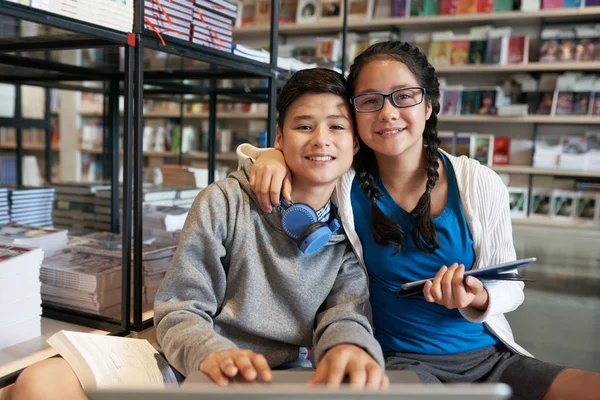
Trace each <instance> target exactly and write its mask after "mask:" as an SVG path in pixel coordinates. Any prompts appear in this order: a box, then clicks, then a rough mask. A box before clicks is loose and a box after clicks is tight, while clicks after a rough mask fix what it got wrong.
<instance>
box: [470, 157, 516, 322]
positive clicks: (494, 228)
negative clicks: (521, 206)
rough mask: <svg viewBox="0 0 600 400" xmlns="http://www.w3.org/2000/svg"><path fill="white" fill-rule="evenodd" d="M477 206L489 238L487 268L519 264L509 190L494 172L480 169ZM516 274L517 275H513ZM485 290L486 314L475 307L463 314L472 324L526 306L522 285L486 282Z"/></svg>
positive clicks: (483, 230) (484, 230)
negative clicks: (514, 240) (516, 262)
mask: <svg viewBox="0 0 600 400" xmlns="http://www.w3.org/2000/svg"><path fill="white" fill-rule="evenodd" d="M475 191H476V192H475V193H476V196H477V203H478V218H479V220H480V221H481V225H482V233H481V234H482V235H487V237H488V240H487V246H488V253H489V255H490V257H489V259H488V260H487V265H484V266H488V265H496V264H501V263H505V262H508V261H514V260H516V258H517V257H516V252H515V247H514V245H513V236H512V223H511V219H510V207H509V198H508V189H507V188H506V185H504V182H502V179H500V177H499V176H498V175H497V174H496V173H495V172H494V171H492V170H491V169H489V168H487V167H481V171H480V173H479V176H478V179H477V181H476V183H475ZM513 272H516V271H513ZM484 286H485V288H486V290H487V291H488V294H489V305H488V308H487V309H486V310H484V311H482V310H477V309H475V308H473V307H467V308H463V309H461V310H460V313H461V314H462V315H463V317H465V318H466V319H467V320H469V321H471V322H484V321H486V320H487V319H488V318H489V317H492V316H494V315H498V314H505V313H507V312H511V311H513V310H515V309H517V307H519V306H520V305H521V303H523V300H524V299H525V295H524V293H523V287H524V286H525V285H524V284H523V282H519V281H516V282H512V281H486V282H484Z"/></svg>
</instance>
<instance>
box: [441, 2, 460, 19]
mask: <svg viewBox="0 0 600 400" xmlns="http://www.w3.org/2000/svg"><path fill="white" fill-rule="evenodd" d="M457 13H458V0H440V15H455V14H457Z"/></svg>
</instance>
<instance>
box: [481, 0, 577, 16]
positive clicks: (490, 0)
mask: <svg viewBox="0 0 600 400" xmlns="http://www.w3.org/2000/svg"><path fill="white" fill-rule="evenodd" d="M580 1H581V0H580ZM475 10H476V12H477V13H483V14H489V13H491V12H494V0H476V1H475Z"/></svg>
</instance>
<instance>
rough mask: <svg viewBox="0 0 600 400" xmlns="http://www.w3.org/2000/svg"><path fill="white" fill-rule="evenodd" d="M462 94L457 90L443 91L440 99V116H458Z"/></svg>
mask: <svg viewBox="0 0 600 400" xmlns="http://www.w3.org/2000/svg"><path fill="white" fill-rule="evenodd" d="M461 97H462V93H461V92H460V91H459V90H445V91H444V94H443V98H442V110H441V114H442V115H459V114H460V105H461Z"/></svg>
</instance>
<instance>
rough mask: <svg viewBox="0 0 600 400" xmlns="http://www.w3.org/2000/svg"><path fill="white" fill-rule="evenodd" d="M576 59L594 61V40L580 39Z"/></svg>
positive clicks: (576, 46)
mask: <svg viewBox="0 0 600 400" xmlns="http://www.w3.org/2000/svg"><path fill="white" fill-rule="evenodd" d="M575 61H594V40H593V39H579V40H578V41H577V44H576V45H575Z"/></svg>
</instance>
